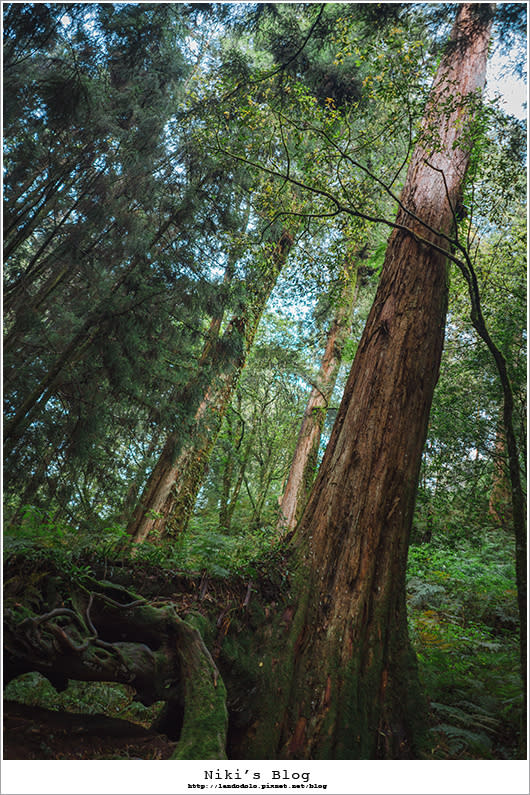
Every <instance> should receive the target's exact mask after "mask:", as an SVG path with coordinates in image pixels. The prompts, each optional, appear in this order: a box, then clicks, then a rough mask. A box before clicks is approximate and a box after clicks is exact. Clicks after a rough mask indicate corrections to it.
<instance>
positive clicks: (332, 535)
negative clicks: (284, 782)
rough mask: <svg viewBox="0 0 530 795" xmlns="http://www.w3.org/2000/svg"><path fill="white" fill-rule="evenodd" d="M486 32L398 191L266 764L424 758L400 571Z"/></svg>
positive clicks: (485, 28)
mask: <svg viewBox="0 0 530 795" xmlns="http://www.w3.org/2000/svg"><path fill="white" fill-rule="evenodd" d="M484 10H486V11H487V12H488V13H487V14H484V13H483V12H484ZM481 12H482V13H481ZM490 19H491V8H490V7H488V6H480V5H473V4H462V5H461V6H460V7H459V10H458V13H457V18H456V21H455V25H454V28H453V31H452V35H451V40H450V43H449V47H448V49H447V51H446V53H445V55H444V57H443V58H442V60H441V62H440V66H439V68H438V73H437V77H436V80H435V84H434V87H433V90H432V93H431V98H430V102H429V104H428V106H427V109H426V113H425V120H424V126H423V130H424V135H423V136H422V138H421V139H420V142H419V143H418V144H417V146H416V148H415V151H414V153H413V157H412V160H411V163H410V166H409V170H408V174H407V179H406V182H405V186H404V189H403V193H402V198H401V209H400V210H399V212H398V216H397V221H396V223H397V225H398V226H399V227H401V228H397V229H395V230H394V232H393V233H392V235H391V237H390V240H389V245H388V249H387V254H386V258H385V263H384V266H383V272H382V276H381V280H380V284H379V288H378V291H377V294H376V297H375V300H374V304H373V306H372V309H371V311H370V315H369V317H368V321H367V323H366V328H365V330H364V333H363V336H362V339H361V342H360V345H359V348H358V351H357V355H356V357H355V361H354V363H353V366H352V370H351V373H350V377H349V380H348V383H347V386H346V389H345V394H344V397H343V400H342V404H341V407H340V410H339V414H338V417H337V420H336V423H335V426H334V429H333V432H332V436H331V439H330V442H329V445H328V448H327V450H326V453H325V456H324V460H323V462H322V465H321V467H320V470H319V474H318V477H317V480H316V482H315V485H314V488H313V491H312V494H311V497H310V500H309V503H308V505H307V507H306V510H305V512H304V515H303V517H302V520H301V522H300V525H299V529H298V531H297V535H296V537H295V562H296V563H297V577H298V587H299V588H300V594H301V595H300V597H299V599H298V603H297V605H296V609H295V611H294V612H293V616H292V620H290V621H289V622H288V623H289V624H290V629H289V633H288V638H287V639H285V640H284V643H285V647H286V650H287V651H288V654H289V657H290V659H289V660H287V661H286V663H285V666H286V667H285V668H284V672H283V675H280V672H279V671H276V672H274V671H272V672H271V681H274V680H276V688H275V689H276V692H275V693H273V694H272V693H271V694H270V700H271V701H272V702H273V703H274V714H273V712H272V711H270V712H269V713H267V712H265V714H264V717H263V720H262V721H261V722H260V723H259V724H258V725H257V726H256V727H255V729H254V731H255V736H254V738H253V740H252V739H250V740H249V743H250V744H251V746H252V747H251V752H252V753H253V754H255V756H256V757H264V758H268V757H274V756H276V755H280V756H283V757H287V758H374V757H385V758H393V757H411V756H412V757H413V756H415V755H417V753H418V747H417V743H418V731H419V728H420V724H421V719H422V717H423V712H422V701H421V698H420V697H419V692H420V691H419V687H418V681H417V671H416V663H415V658H414V655H413V653H412V651H411V648H410V644H409V639H408V632H407V616H406V603H405V569H406V561H407V551H408V544H409V535H410V529H411V522H412V514H413V509H414V501H415V494H416V488H417V480H418V474H419V469H420V462H421V455H422V448H423V444H424V441H425V436H426V429H427V421H428V417H429V410H430V406H431V401H432V396H433V391H434V387H435V384H436V380H437V377H438V371H439V363H440V357H441V353H442V347H443V338H444V326H445V315H446V307H447V291H448V284H447V281H448V280H447V264H446V257H445V256H444V253H443V252H444V249H445V250H447V245H448V243H447V238H446V237H445V236H450V234H451V230H452V226H453V223H454V208H455V207H456V205H457V202H458V201H459V199H460V196H461V191H462V185H463V181H464V179H465V174H466V168H467V165H468V160H469V154H470V153H469V149H470V145H469V137H467V136H466V134H467V132H468V127H469V122H470V119H471V116H472V109H473V104H474V99H475V96H476V94H477V93H479V92H480V89H481V88H482V86H483V84H484V80H485V71H486V59H487V50H488V41H489V31H490ZM420 219H421V220H420ZM403 227H404V228H406V229H408V230H410V231H404V229H403ZM419 237H421V238H422V242H420V240H419ZM423 241H425V242H423ZM431 244H433V245H431ZM274 665H275V663H274V661H271V662H270V666H271V667H272V666H274ZM281 704H284V705H285V709H282V708H281V706H280V705H281Z"/></svg>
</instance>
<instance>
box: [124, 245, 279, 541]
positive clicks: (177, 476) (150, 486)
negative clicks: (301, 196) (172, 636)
mask: <svg viewBox="0 0 530 795" xmlns="http://www.w3.org/2000/svg"><path fill="white" fill-rule="evenodd" d="M292 243H293V240H292V238H291V236H290V235H289V234H288V233H287V232H283V234H282V236H281V238H280V240H279V242H278V244H277V245H276V246H275V247H274V249H273V250H272V251H269V252H268V256H267V258H266V259H265V261H264V262H263V267H262V272H261V274H260V275H259V276H257V277H256V280H255V282H254V283H253V284H249V285H248V291H249V297H248V302H247V305H246V307H245V310H244V312H243V313H242V314H241V315H240V316H239V317H235V318H232V320H231V321H230V323H229V324H228V326H227V328H226V330H225V332H224V334H223V337H222V339H221V340H220V341H219V342H218V344H217V345H216V346H215V348H216V350H214V351H213V354H212V355H213V356H214V358H216V359H217V360H218V368H217V374H216V376H215V377H214V379H213V381H212V382H211V383H210V384H209V385H208V387H207V388H206V391H205V394H204V397H203V398H202V400H201V402H200V404H199V406H198V408H197V411H196V413H195V416H194V419H193V423H192V427H191V431H190V433H189V437H188V438H186V439H185V440H182V439H181V438H180V435H179V434H178V433H177V432H175V433H174V434H172V435H171V436H170V437H169V438H168V440H167V442H166V445H165V446H164V449H163V451H162V454H161V456H160V459H159V461H158V462H157V464H156V466H155V468H154V469H153V472H152V473H151V476H150V478H149V480H148V482H147V485H146V487H145V489H144V493H143V495H142V497H141V499H140V502H139V504H138V506H137V508H136V510H135V512H134V514H133V517H132V520H131V523H130V525H129V528H128V532H129V533H130V534H131V535H132V537H133V541H134V542H135V543H141V542H142V541H145V540H146V538H147V537H148V536H149V534H151V533H153V532H158V533H160V534H169V535H175V534H177V533H178V532H182V531H183V530H184V529H185V527H186V525H187V523H188V521H189V518H190V515H191V513H192V511H193V508H194V505H195V500H196V498H197V494H198V493H199V489H200V487H201V484H202V481H203V479H204V475H205V472H206V466H207V464H208V460H209V458H210V454H211V451H212V447H213V445H214V443H215V440H216V438H217V435H218V433H219V430H220V428H221V422H222V419H223V416H224V413H225V411H226V409H227V407H228V404H229V402H230V399H231V396H232V392H233V390H234V388H235V386H236V384H237V380H238V378H239V375H240V373H241V370H242V369H243V367H244V364H245V360H246V356H247V353H248V351H249V350H250V347H251V345H252V342H253V340H254V337H255V334H256V331H257V328H258V325H259V321H260V318H261V315H262V312H263V310H264V308H265V305H266V303H267V300H268V298H269V296H270V294H271V291H272V289H273V287H274V285H275V284H276V280H277V278H278V275H279V273H280V271H281V269H282V267H283V265H284V264H285V261H286V259H287V255H288V253H289V250H290V248H291V246H292Z"/></svg>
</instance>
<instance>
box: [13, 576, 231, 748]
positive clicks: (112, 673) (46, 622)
mask: <svg viewBox="0 0 530 795" xmlns="http://www.w3.org/2000/svg"><path fill="white" fill-rule="evenodd" d="M62 585H63V587H62V588H61V589H60V590H61V591H64V592H65V594H64V595H65V596H66V593H67V601H66V599H65V600H64V601H63V600H62V599H61V597H60V594H59V593H58V592H57V591H56V593H55V604H53V605H51V604H49V603H47V604H46V606H47V607H51V609H48V610H43V611H42V612H36V611H35V610H34V609H29V608H28V606H27V605H26V604H21V603H20V602H16V601H14V600H12V599H8V600H6V605H5V613H4V616H5V623H4V681H5V683H7V682H9V681H10V680H11V679H13V678H14V677H16V676H19V675H20V674H23V673H27V672H29V671H38V672H39V673H41V674H43V675H44V676H46V677H47V678H48V679H49V681H50V682H51V683H52V685H53V686H54V687H55V688H56V689H58V690H61V689H64V688H65V687H66V686H67V683H68V680H69V679H77V680H82V681H91V682H119V683H121V684H127V685H131V686H132V687H134V689H135V690H136V694H137V696H136V697H137V699H138V700H139V701H141V702H142V703H143V704H145V705H149V704H152V703H154V702H155V701H165V702H166V709H165V711H164V716H163V717H162V719H161V720H160V722H159V728H160V729H161V730H162V731H166V730H167V733H168V734H170V735H171V736H172V737H174V738H175V739H176V738H178V739H179V742H178V744H177V747H176V750H175V753H174V758H179V759H194V758H195V759H222V758H226V751H225V745H226V731H227V723H228V717H227V710H226V690H225V687H224V684H223V682H222V679H221V677H220V674H219V671H218V669H217V667H216V665H215V663H214V661H213V659H212V657H211V655H210V653H209V652H208V650H207V648H206V646H205V645H204V642H203V639H202V637H201V635H200V633H199V631H198V630H197V629H195V628H194V627H193V626H191V625H190V624H188V623H187V622H186V621H184V620H183V619H182V618H180V617H179V616H178V614H177V612H176V610H175V608H174V606H173V605H172V604H169V603H166V604H164V603H162V604H160V603H158V604H156V605H155V604H150V603H148V602H147V601H146V600H145V599H143V598H141V597H138V596H137V594H134V593H131V591H128V590H126V589H124V588H122V587H120V586H116V585H113V584H111V583H109V582H106V581H103V580H101V581H97V580H90V579H85V580H83V584H80V583H76V584H75V585H72V584H69V585H68V587H67V588H65V587H64V586H65V584H64V583H62ZM42 606H43V603H42V602H41V605H40V607H41V608H42ZM168 721H173V724H174V725H172V726H170V725H168Z"/></svg>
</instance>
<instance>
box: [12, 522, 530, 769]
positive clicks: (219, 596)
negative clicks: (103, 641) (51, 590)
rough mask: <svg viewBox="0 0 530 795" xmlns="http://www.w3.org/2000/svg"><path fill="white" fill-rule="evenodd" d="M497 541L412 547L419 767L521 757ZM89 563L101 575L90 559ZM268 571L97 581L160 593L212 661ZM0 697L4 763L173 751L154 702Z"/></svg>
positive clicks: (32, 570) (257, 597) (510, 586)
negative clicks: (205, 633)
mask: <svg viewBox="0 0 530 795" xmlns="http://www.w3.org/2000/svg"><path fill="white" fill-rule="evenodd" d="M506 541H507V539H506V536H505V535H504V534H502V533H499V534H492V535H490V536H489V537H488V539H487V540H486V542H481V543H480V544H476V543H475V544H474V543H472V542H470V541H469V540H466V541H461V542H458V543H452V544H451V545H443V544H442V545H441V544H435V543H427V544H419V545H416V546H414V545H413V546H412V547H411V551H410V556H409V571H408V586H407V591H408V608H409V623H410V632H411V638H412V641H413V644H414V647H415V649H416V653H417V656H418V661H419V666H420V674H421V677H422V680H423V683H424V687H425V690H426V692H427V694H428V697H429V699H430V703H431V720H432V728H431V739H432V742H431V747H430V750H429V752H428V753H427V756H426V758H428V759H516V758H524V753H525V752H524V749H521V747H520V745H519V737H520V729H521V725H522V720H523V717H522V704H523V700H522V692H521V679H520V671H519V654H518V632H517V607H516V592H515V583H514V570H513V561H511V560H507V558H506ZM47 554H48V553H47V552H46V551H41V552H39V555H38V556H37V559H33V560H31V559H26V558H25V557H24V556H23V557H22V560H23V561H24V564H23V569H22V575H23V576H20V572H19V573H18V575H17V574H16V573H14V572H13V571H12V570H11V569H10V568H9V563H8V564H7V575H6V576H7V580H6V581H5V591H6V593H5V596H8V597H9V596H10V595H11V596H13V595H14V597H15V598H20V596H19V595H20V594H21V593H23V594H24V596H25V598H31V596H32V593H33V591H32V589H33V590H36V589H38V588H40V587H41V586H40V582H41V581H40V580H39V576H40V575H39V567H40V569H41V570H42V566H43V561H46V566H48V560H47ZM87 565H89V566H90V567H91V570H92V571H95V573H96V574H97V575H98V576H100V577H101V576H102V572H98V571H97V570H96V569H97V567H96V568H95V567H94V561H91V562H88V564H87ZM76 566H77V567H78V568H79V562H78V563H76ZM273 568H274V571H275V576H276V583H273V582H271V580H270V579H268V578H267V576H260V573H259V571H257V570H256V569H255V568H254V569H253V572H252V579H249V578H248V575H247V576H241V574H237V575H236V574H234V573H233V572H232V573H229V574H227V575H226V576H219V575H218V574H208V572H207V571H206V570H203V571H202V574H201V573H199V574H195V575H193V574H191V573H186V572H183V571H176V570H175V569H173V570H171V571H168V568H167V567H164V566H162V565H160V564H159V563H158V562H157V563H156V564H154V563H151V562H150V563H146V562H145V561H143V562H142V561H140V560H138V561H136V562H135V563H134V565H133V566H132V567H131V565H130V564H129V566H124V567H120V565H117V566H116V567H115V568H114V569H112V567H109V566H108V561H107V560H105V562H104V573H105V576H106V577H109V578H111V579H113V580H114V579H116V580H117V581H119V582H121V583H122V584H127V585H128V586H132V587H134V588H135V590H136V592H137V593H142V594H145V595H146V596H147V597H148V598H153V597H156V598H158V599H160V598H162V597H163V598H164V601H170V602H172V603H173V604H174V605H175V608H176V610H177V612H178V614H179V615H181V616H182V617H186V616H187V615H190V614H191V613H195V614H200V616H202V619H203V620H204V621H205V624H206V623H207V624H208V626H209V628H210V629H209V632H210V637H209V638H208V640H207V645H208V646H209V648H210V649H211V651H212V653H213V656H214V658H216V657H217V656H218V655H219V651H220V649H221V646H222V644H223V640H224V638H225V636H226V634H227V633H228V634H232V633H236V634H237V632H238V631H239V630H238V629H237V627H238V626H239V629H241V627H242V626H243V624H245V625H246V624H247V623H248V621H249V620H250V615H251V614H252V613H253V611H258V612H259V613H260V615H262V616H263V615H266V614H267V611H268V609H269V605H274V604H275V603H276V604H277V601H276V600H277V599H278V595H279V593H280V591H281V571H280V569H279V567H278V560H276V563H275V564H274V566H273ZM81 570H82V567H81ZM17 576H18V579H17ZM278 582H280V584H278ZM11 590H12V591H13V594H11ZM17 594H19V595H18V596H17ZM273 609H274V608H273ZM260 620H261V619H260ZM238 622H239V624H238ZM251 623H252V622H251ZM4 697H5V699H6V700H5V702H4V758H5V759H94V760H96V759H169V758H170V757H171V754H172V753H173V751H174V749H175V746H176V739H175V738H168V737H166V736H164V735H162V734H159V733H157V732H156V731H153V730H152V729H151V728H150V726H151V725H152V723H153V721H154V719H155V718H156V717H157V715H158V714H159V712H160V710H161V709H162V706H163V704H162V702H157V703H155V704H153V705H152V706H150V707H145V706H143V705H142V704H140V703H138V702H136V701H134V691H133V689H132V688H131V687H129V686H127V685H119V684H116V683H94V682H74V681H70V682H69V684H68V687H67V688H66V690H64V691H63V692H57V691H56V690H55V689H54V688H53V687H52V685H51V684H50V682H49V681H48V680H47V679H46V678H44V677H43V676H41V675H40V674H37V673H26V674H24V675H22V676H19V677H17V678H16V679H14V680H13V681H12V682H10V683H9V684H8V685H7V687H6V688H5V691H4Z"/></svg>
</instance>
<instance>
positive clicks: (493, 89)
mask: <svg viewBox="0 0 530 795" xmlns="http://www.w3.org/2000/svg"><path fill="white" fill-rule="evenodd" d="M527 64H528V60H527V52H526V49H523V48H522V47H521V46H514V47H512V48H511V49H510V50H509V51H508V52H507V53H505V52H501V51H500V50H499V49H497V50H495V51H494V52H493V53H492V55H491V57H490V59H489V61H488V70H487V84H486V91H485V96H486V99H488V100H490V101H495V102H496V103H497V104H498V105H500V107H501V108H502V109H503V110H504V111H505V113H508V114H510V115H511V116H515V117H516V118H517V119H521V120H524V119H526V117H527V97H528V86H527Z"/></svg>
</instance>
